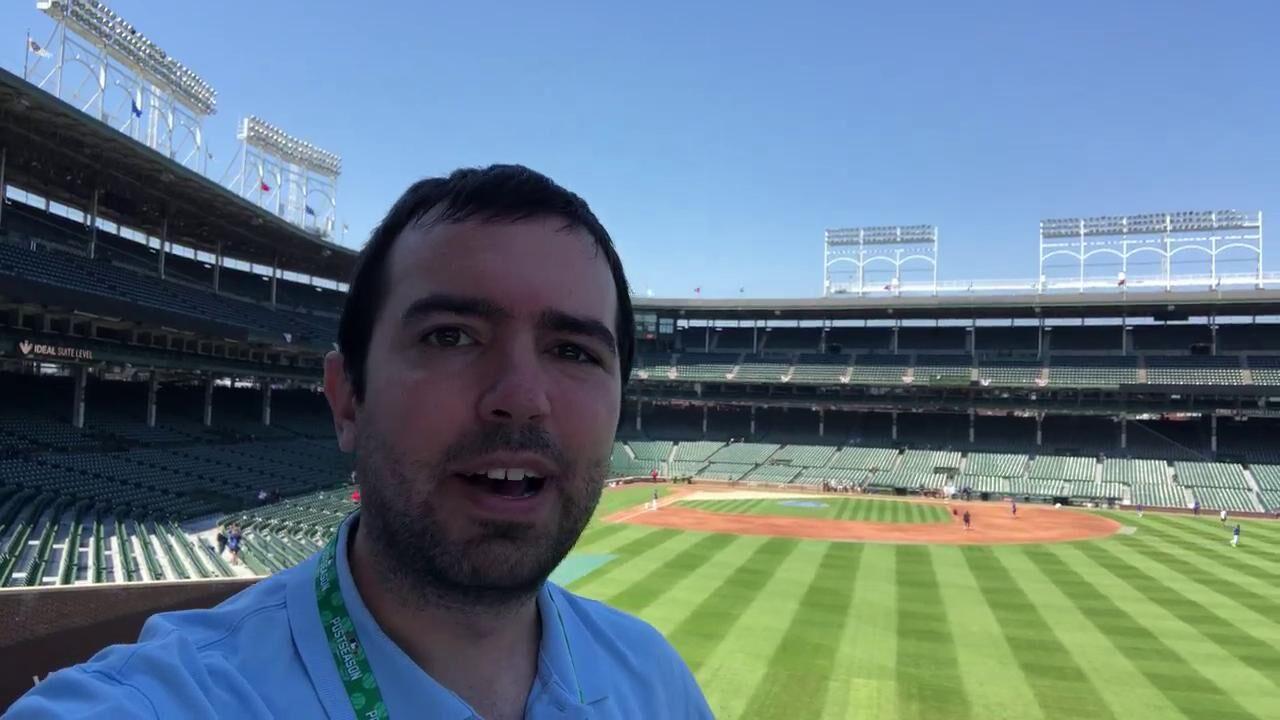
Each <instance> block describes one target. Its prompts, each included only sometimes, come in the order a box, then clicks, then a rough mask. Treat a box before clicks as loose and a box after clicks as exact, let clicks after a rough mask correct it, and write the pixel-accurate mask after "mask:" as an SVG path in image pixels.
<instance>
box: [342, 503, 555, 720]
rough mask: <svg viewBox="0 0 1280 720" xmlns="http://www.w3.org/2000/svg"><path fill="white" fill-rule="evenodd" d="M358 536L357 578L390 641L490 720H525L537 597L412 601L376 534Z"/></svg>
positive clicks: (534, 659)
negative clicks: (489, 606)
mask: <svg viewBox="0 0 1280 720" xmlns="http://www.w3.org/2000/svg"><path fill="white" fill-rule="evenodd" d="M350 532H351V533H353V534H355V538H354V540H353V541H351V542H350V543H349V545H348V553H347V562H348V565H349V566H350V568H351V578H352V580H353V581H354V582H355V585H356V589H357V590H358V591H359V593H360V598H361V599H362V600H363V601H364V604H365V607H367V608H368V609H369V613H370V614H371V615H372V616H373V619H374V620H375V621H376V622H377V623H378V626H379V627H380V628H382V631H383V632H384V633H386V635H387V637H389V638H391V640H392V641H394V642H395V643H396V645H398V646H399V647H400V649H401V650H403V651H404V653H405V654H406V655H408V656H409V658H410V659H411V660H413V661H414V662H415V663H416V664H417V665H418V667H420V668H422V670H423V671H425V672H426V673H427V674H428V675H430V676H431V677H432V678H433V679H435V681H436V682H438V683H440V684H441V685H443V686H444V687H446V688H448V689H449V690H452V691H453V692H455V693H457V694H458V695H459V696H460V697H462V699H464V700H466V701H467V703H468V704H470V705H471V707H472V708H474V709H475V710H476V711H477V712H479V713H480V715H481V716H482V717H485V718H502V717H508V716H510V717H521V716H522V715H523V709H524V703H525V699H526V698H527V696H528V693H529V688H530V686H531V685H532V684H533V681H534V678H535V677H536V675H537V668H538V648H539V644H540V641H541V635H542V627H541V622H540V620H539V616H538V605H537V598H536V597H530V598H528V599H527V600H525V601H523V602H521V603H519V604H517V605H514V606H510V607H504V608H501V609H495V610H492V611H485V610H477V609H475V608H474V607H471V608H464V607H459V606H457V605H453V604H450V603H446V602H433V601H430V600H427V599H423V598H417V597H414V598H407V597H405V596H404V589H403V588H402V587H400V583H398V582H397V581H396V580H394V579H393V578H392V576H391V573H389V572H387V570H386V568H385V566H384V565H383V563H382V559H381V558H379V556H378V550H377V547H376V545H375V544H374V543H373V542H371V541H370V538H369V534H368V533H365V532H359V531H358V526H357V525H352V527H351V531H350Z"/></svg>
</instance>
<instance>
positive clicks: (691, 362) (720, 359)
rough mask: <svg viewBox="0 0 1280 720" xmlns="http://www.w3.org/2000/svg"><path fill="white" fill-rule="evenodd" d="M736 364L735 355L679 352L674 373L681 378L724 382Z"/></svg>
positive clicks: (736, 357) (736, 358)
mask: <svg viewBox="0 0 1280 720" xmlns="http://www.w3.org/2000/svg"><path fill="white" fill-rule="evenodd" d="M737 364H738V356H737V355H727V354H724V353H681V354H680V355H679V356H677V358H676V375H677V377H679V378H681V379H683V380H707V381H716V380H718V381H721V382H724V381H725V380H727V379H728V376H729V374H730V373H731V372H733V368H734V367H735V366H736V365H737Z"/></svg>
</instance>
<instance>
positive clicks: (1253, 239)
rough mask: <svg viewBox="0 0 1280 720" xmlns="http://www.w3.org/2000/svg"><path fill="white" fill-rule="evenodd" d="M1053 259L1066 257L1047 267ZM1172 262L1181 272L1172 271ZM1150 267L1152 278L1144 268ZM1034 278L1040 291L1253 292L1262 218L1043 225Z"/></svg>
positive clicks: (1229, 214)
mask: <svg viewBox="0 0 1280 720" xmlns="http://www.w3.org/2000/svg"><path fill="white" fill-rule="evenodd" d="M1054 258H1065V259H1066V260H1065V261H1063V262H1059V263H1052V262H1050V261H1052V260H1053V259H1054ZM1175 262H1181V263H1182V264H1183V265H1184V269H1183V270H1180V271H1177V272H1175V271H1174V268H1173V265H1174V263H1175ZM1156 264H1158V265H1159V271H1158V272H1157V273H1147V272H1144V271H1143V269H1144V267H1146V266H1152V265H1156ZM1188 265H1190V266H1191V267H1185V266H1188ZM1135 269H1137V270H1139V272H1138V274H1134V273H1133V271H1134V270H1135ZM1039 277H1040V280H1039V282H1038V287H1039V289H1040V291H1041V292H1043V291H1045V290H1076V291H1078V292H1084V291H1085V290H1087V289H1090V288H1115V287H1117V286H1118V287H1120V288H1121V289H1124V290H1127V289H1128V288H1132V287H1150V288H1163V289H1164V290H1172V289H1173V288H1174V287H1195V286H1203V285H1207V286H1208V287H1209V288H1211V289H1217V288H1218V287H1220V286H1221V285H1238V286H1253V287H1259V288H1260V287H1262V286H1263V278H1264V275H1263V271H1262V213H1261V212H1241V211H1239V210H1194V211H1182V212H1171V213H1147V214H1144V215H1108V216H1103V217H1090V218H1065V219H1058V220H1042V221H1041V222H1040V274H1039Z"/></svg>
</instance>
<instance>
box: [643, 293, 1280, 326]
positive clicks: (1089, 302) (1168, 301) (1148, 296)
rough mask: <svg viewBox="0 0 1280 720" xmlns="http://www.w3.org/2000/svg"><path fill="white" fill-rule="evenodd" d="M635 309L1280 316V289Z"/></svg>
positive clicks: (828, 315)
mask: <svg viewBox="0 0 1280 720" xmlns="http://www.w3.org/2000/svg"><path fill="white" fill-rule="evenodd" d="M633 302H634V305H635V309H636V311H637V312H656V313H658V314H659V315H663V316H675V317H682V318H690V319H701V320H893V319H903V320H939V319H954V320H970V319H984V318H991V319H1005V320H1007V319H1010V318H1038V317H1044V318H1081V317H1097V318H1116V317H1130V318H1140V317H1150V318H1155V319H1157V320H1177V319H1181V318H1185V317H1197V316H1208V315H1280V290H1230V291H1228V290H1222V291H1217V292H1212V291H1193V292H1188V291H1177V292H1156V291H1142V292H1129V293H1123V292H1088V293H1072V294H1040V295H1037V294H1033V293H1032V294H1009V295H955V294H949V295H937V296H906V295H904V296H901V297H862V298H858V297H848V296H844V297H827V298H796V299H781V300H766V299H760V300H753V299H745V298H736V299H723V300H711V299H708V300H703V299H696V300H688V299H663V298H639V297H638V298H635V299H634V301H633Z"/></svg>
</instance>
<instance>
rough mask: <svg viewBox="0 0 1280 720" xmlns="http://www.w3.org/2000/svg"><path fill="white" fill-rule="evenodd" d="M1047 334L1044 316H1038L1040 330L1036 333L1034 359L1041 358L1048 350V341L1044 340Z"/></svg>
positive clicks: (1046, 338) (1047, 337)
mask: <svg viewBox="0 0 1280 720" xmlns="http://www.w3.org/2000/svg"><path fill="white" fill-rule="evenodd" d="M1048 339H1049V336H1048V335H1046V334H1045V329H1044V318H1043V317H1041V318H1040V332H1038V333H1036V359H1037V360H1043V359H1044V356H1045V354H1046V353H1047V351H1048V350H1049V343H1047V342H1045V341H1046V340H1048Z"/></svg>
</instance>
